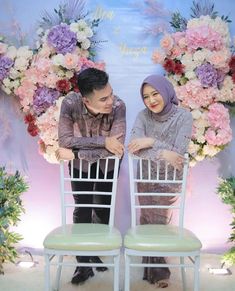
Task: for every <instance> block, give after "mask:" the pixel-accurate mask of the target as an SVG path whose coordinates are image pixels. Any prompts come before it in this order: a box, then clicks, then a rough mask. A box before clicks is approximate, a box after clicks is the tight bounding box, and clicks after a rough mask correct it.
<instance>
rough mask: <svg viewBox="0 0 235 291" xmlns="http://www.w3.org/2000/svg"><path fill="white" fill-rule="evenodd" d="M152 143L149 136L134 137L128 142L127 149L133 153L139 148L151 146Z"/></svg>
mask: <svg viewBox="0 0 235 291" xmlns="http://www.w3.org/2000/svg"><path fill="white" fill-rule="evenodd" d="M153 143H154V139H153V138H151V137H142V138H135V139H133V140H132V141H131V142H130V143H129V145H128V151H129V152H130V153H131V154H133V153H136V152H138V151H139V150H142V149H147V148H151V147H152V146H153Z"/></svg>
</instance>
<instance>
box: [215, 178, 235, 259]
mask: <svg viewBox="0 0 235 291" xmlns="http://www.w3.org/2000/svg"><path fill="white" fill-rule="evenodd" d="M217 193H218V195H219V196H220V198H221V200H222V201H223V202H224V203H225V204H228V205H230V206H231V211H232V214H233V221H232V223H231V227H232V233H231V235H230V238H229V241H230V242H232V243H233V246H232V248H231V249H230V250H229V251H228V252H226V253H225V254H224V255H223V258H222V261H223V262H224V263H226V264H227V265H235V177H230V178H227V179H221V181H220V183H219V185H218V187H217Z"/></svg>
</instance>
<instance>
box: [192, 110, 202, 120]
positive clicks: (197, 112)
mask: <svg viewBox="0 0 235 291" xmlns="http://www.w3.org/2000/svg"><path fill="white" fill-rule="evenodd" d="M191 113H192V116H193V119H199V118H200V117H201V116H202V113H201V111H200V110H198V109H195V110H193V111H191Z"/></svg>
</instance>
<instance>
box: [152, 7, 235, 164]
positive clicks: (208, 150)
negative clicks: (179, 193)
mask: <svg viewBox="0 0 235 291" xmlns="http://www.w3.org/2000/svg"><path fill="white" fill-rule="evenodd" d="M192 12H193V14H192V17H193V18H192V19H190V20H188V21H187V20H186V19H185V18H183V17H182V16H181V15H180V14H179V13H174V14H173V16H172V21H171V25H172V26H173V28H174V29H175V30H176V31H175V32H174V33H168V34H165V35H164V36H163V38H162V39H161V41H160V46H161V49H157V50H155V51H154V52H153V56H152V60H153V61H154V62H155V63H157V64H161V65H162V66H163V67H164V69H165V71H166V73H167V76H168V78H169V80H170V81H171V82H172V83H173V85H174V87H175V90H176V93H177V96H178V98H179V100H180V102H181V105H182V106H184V107H186V108H188V109H189V110H190V111H191V112H192V115H193V119H194V123H193V135H192V139H191V142H190V146H189V153H190V160H191V162H190V163H191V166H193V165H195V164H196V162H198V161H201V160H203V159H204V158H205V157H213V156H214V155H216V154H217V153H218V152H219V151H220V150H222V149H224V147H225V146H226V145H227V144H228V143H229V142H230V141H231V139H232V130H231V128H230V118H229V111H228V109H227V108H226V104H233V103H234V102H235V56H234V55H233V51H232V49H231V40H230V34H229V27H228V22H229V19H228V17H224V16H222V17H219V16H218V13H217V12H215V11H214V5H212V4H211V3H209V2H207V3H204V5H203V4H200V3H196V2H193V7H192Z"/></svg>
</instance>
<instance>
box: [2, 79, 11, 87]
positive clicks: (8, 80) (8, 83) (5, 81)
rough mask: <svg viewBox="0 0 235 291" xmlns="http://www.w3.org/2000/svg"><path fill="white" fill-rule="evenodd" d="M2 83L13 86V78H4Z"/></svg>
mask: <svg viewBox="0 0 235 291" xmlns="http://www.w3.org/2000/svg"><path fill="white" fill-rule="evenodd" d="M2 83H3V84H4V85H5V87H11V80H10V79H9V78H5V79H3V81H2Z"/></svg>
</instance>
